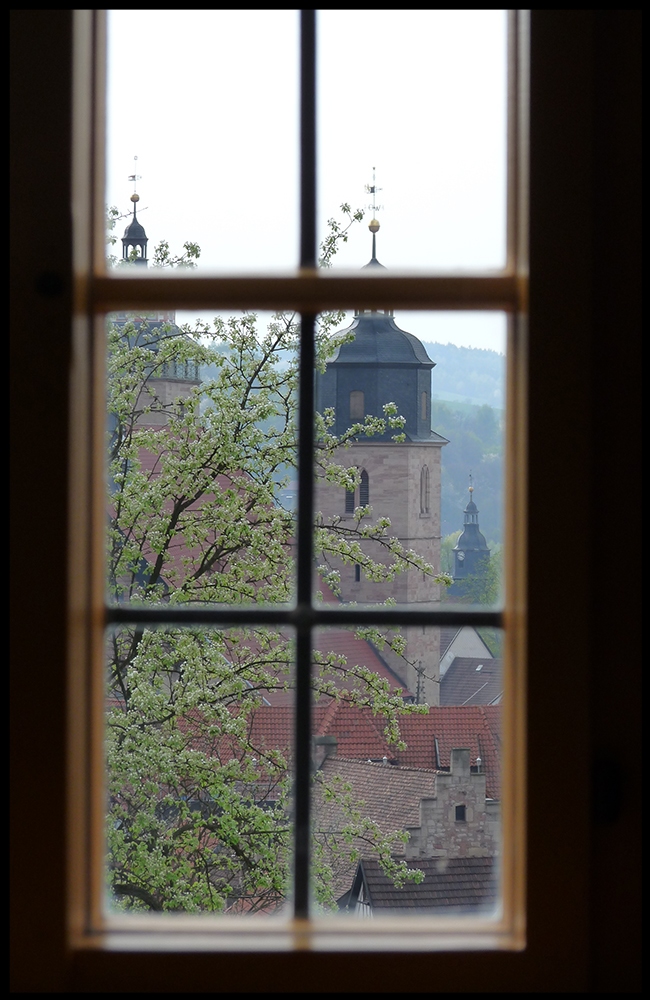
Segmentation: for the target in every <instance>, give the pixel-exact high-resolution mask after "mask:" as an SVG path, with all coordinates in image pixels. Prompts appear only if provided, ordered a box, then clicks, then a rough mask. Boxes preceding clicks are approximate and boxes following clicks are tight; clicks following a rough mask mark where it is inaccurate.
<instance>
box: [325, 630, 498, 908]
mask: <svg viewBox="0 0 650 1000" xmlns="http://www.w3.org/2000/svg"><path fill="white" fill-rule="evenodd" d="M409 631H414V630H412V629H411V630H409ZM419 631H420V633H421V635H420V645H419V654H420V659H419V660H417V661H413V660H412V659H409V654H408V652H407V653H406V654H405V653H404V652H403V651H402V652H399V650H398V648H397V644H396V643H395V634H393V636H392V637H391V636H387V635H381V634H380V633H379V632H376V631H375V632H374V633H373V631H372V630H370V629H362V630H354V629H343V628H341V629H323V630H320V631H319V633H318V636H317V640H316V647H317V648H316V652H315V655H314V660H315V662H314V668H313V669H314V686H315V689H316V693H315V702H314V708H313V733H314V735H313V743H314V785H313V789H314V792H313V803H314V804H313V837H312V842H313V850H312V884H313V889H314V894H315V898H316V902H317V905H318V907H319V908H320V909H321V910H322V911H323V912H329V913H335V914H347V915H350V916H353V917H375V918H377V917H381V916H382V915H389V914H390V913H398V914H403V915H410V916H431V915H439V916H444V915H449V914H474V915H476V914H478V913H481V914H496V912H497V911H498V906H499V859H500V857H501V853H502V850H501V789H500V773H501V695H502V689H501V687H500V673H501V659H500V655H499V650H500V640H501V636H500V634H490V635H489V636H488V635H487V633H486V630H483V629H475V628H473V627H472V626H465V627H464V628H461V629H458V628H454V629H433V628H427V629H426V630H425V629H421V630H419ZM488 640H489V641H488ZM410 641H411V639H409V642H410ZM391 657H392V659H393V660H394V661H395V662H399V661H401V666H400V667H399V668H398V669H394V668H393V666H391ZM440 674H441V675H442V680H440V676H439V675H440ZM400 675H401V676H400ZM488 676H489V679H490V683H489V684H485V683H484V681H485V680H486V678H488ZM404 677H406V678H409V677H410V678H412V680H411V681H409V686H408V687H407V685H406V684H405V683H404V680H403V678H404ZM448 678H452V680H453V683H452V684H451V685H449V684H447V683H446V681H447V680H448ZM468 692H469V693H468ZM438 695H439V697H440V703H439V704H438V700H437V699H438ZM461 699H462V700H461Z"/></svg>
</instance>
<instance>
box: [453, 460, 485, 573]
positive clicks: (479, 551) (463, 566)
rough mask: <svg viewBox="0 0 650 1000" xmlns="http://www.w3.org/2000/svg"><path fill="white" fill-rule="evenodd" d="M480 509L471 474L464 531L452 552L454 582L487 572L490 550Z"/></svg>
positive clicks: (464, 516)
mask: <svg viewBox="0 0 650 1000" xmlns="http://www.w3.org/2000/svg"><path fill="white" fill-rule="evenodd" d="M478 514H479V511H478V507H477V506H476V504H475V503H474V481H473V479H472V473H471V472H470V474H469V500H468V501H467V506H466V507H465V510H464V511H463V531H462V533H461V535H460V536H459V538H458V541H457V542H456V544H455V546H454V548H453V549H452V552H453V554H454V580H463V579H465V578H466V577H468V576H473V575H477V574H481V573H483V572H485V569H486V566H487V563H488V562H489V559H490V550H489V548H488V545H487V542H486V541H485V537H484V535H482V534H481V532H480V531H479V526H478Z"/></svg>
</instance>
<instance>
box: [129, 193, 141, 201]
mask: <svg viewBox="0 0 650 1000" xmlns="http://www.w3.org/2000/svg"><path fill="white" fill-rule="evenodd" d="M131 201H140V195H139V194H132V195H131Z"/></svg>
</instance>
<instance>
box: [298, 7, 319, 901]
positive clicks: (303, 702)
mask: <svg viewBox="0 0 650 1000" xmlns="http://www.w3.org/2000/svg"><path fill="white" fill-rule="evenodd" d="M300 49H301V51H300V94H301V107H300V266H301V267H302V268H312V267H315V266H316V12H315V11H313V10H303V11H301V22H300ZM314 324H315V317H314V316H303V317H302V322H301V337H300V373H299V393H300V397H299V400H300V401H299V416H298V430H299V441H298V581H297V592H298V634H297V648H296V707H295V711H296V721H295V741H294V768H295V787H294V795H295V800H294V801H295V813H294V838H295V840H294V915H295V916H296V917H297V918H303V919H306V918H307V917H308V916H309V895H310V893H309V841H310V808H309V807H310V798H309V797H310V779H311V676H310V674H311V628H310V615H309V611H310V606H311V589H312V583H311V580H312V562H313V559H312V532H313V488H312V472H313V468H314Z"/></svg>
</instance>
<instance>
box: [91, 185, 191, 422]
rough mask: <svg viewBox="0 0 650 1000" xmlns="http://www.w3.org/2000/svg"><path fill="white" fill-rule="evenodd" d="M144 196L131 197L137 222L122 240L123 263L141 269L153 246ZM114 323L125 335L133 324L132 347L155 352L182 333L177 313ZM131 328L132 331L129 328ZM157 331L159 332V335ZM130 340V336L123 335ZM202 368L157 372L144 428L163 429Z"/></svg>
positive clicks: (144, 400)
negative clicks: (140, 213) (143, 217)
mask: <svg viewBox="0 0 650 1000" xmlns="http://www.w3.org/2000/svg"><path fill="white" fill-rule="evenodd" d="M139 200H140V195H138V194H136V193H135V192H134V193H133V194H132V195H131V202H132V204H133V218H132V219H131V220H130V222H129V224H128V225H127V227H126V229H125V230H124V236H123V237H122V261H123V262H127V261H128V262H130V263H132V264H135V265H137V266H141V267H147V266H148V264H149V261H148V257H147V246H148V243H149V240H148V237H147V234H146V232H145V229H144V226H143V225H142V223H141V222H140V221H139V220H138V217H137V203H138V202H139ZM111 321H112V322H114V323H115V324H116V326H117V327H118V328H119V329H120V330H122V331H124V329H125V328H126V327H127V324H131V325H132V327H133V332H132V333H131V334H130V335H129V344H130V346H131V347H134V348H136V347H144V348H147V349H148V350H152V351H154V352H156V351H157V349H158V346H157V345H158V344H159V343H161V342H162V340H163V339H164V338H165V337H166V336H172V337H178V336H180V335H181V331H180V330H179V329H178V327H177V326H176V322H175V321H176V314H175V312H173V311H166V312H147V313H140V314H138V315H134V314H133V313H129V314H127V313H117V314H113V315H112V316H111ZM129 328H130V327H129ZM156 331H157V332H156ZM123 336H126V334H123ZM200 382H201V378H200V371H199V366H198V365H197V364H195V363H194V362H191V361H172V362H169V363H167V364H165V365H162V366H160V367H156V368H154V369H153V371H152V373H151V376H150V378H149V379H148V380H147V387H146V389H144V390H143V392H142V393H141V395H140V397H139V398H138V401H137V408H138V409H139V410H142V411H143V415H142V416H141V417H139V418H138V424H139V425H140V426H147V427H163V426H165V425H166V423H167V420H168V417H167V413H166V410H168V409H169V408H170V407H172V406H173V405H174V403H175V402H176V401H177V400H179V399H185V398H187V397H188V396H189V395H190V393H191V392H192V391H193V389H194V388H195V387H196V386H197V385H200Z"/></svg>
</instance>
